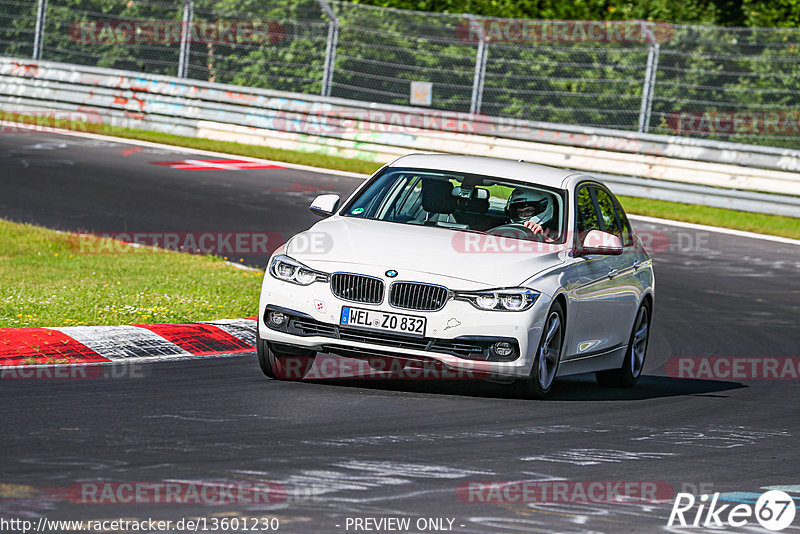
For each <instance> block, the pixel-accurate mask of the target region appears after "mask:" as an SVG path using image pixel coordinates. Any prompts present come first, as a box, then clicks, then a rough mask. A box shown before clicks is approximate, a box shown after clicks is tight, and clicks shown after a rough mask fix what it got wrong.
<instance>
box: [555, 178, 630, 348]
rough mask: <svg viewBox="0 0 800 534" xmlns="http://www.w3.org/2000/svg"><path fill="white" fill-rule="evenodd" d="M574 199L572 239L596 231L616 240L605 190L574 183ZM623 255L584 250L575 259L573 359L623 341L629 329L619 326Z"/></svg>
mask: <svg viewBox="0 0 800 534" xmlns="http://www.w3.org/2000/svg"><path fill="white" fill-rule="evenodd" d="M575 199H576V212H577V221H576V239H577V240H578V242H579V243H582V240H583V238H584V237H585V236H586V234H587V233H588V232H589V231H591V230H601V231H604V232H608V233H611V234H614V235H617V236H619V237H620V238H621V231H620V223H619V219H618V216H617V214H616V212H615V209H614V201H613V198H612V197H611V196H610V194H609V193H608V192H607V191H605V190H604V189H603V188H601V187H600V186H598V185H595V184H582V185H579V186H578V189H577V191H576V195H575ZM624 256H626V255H625V254H620V255H607V254H586V255H582V256H580V257H579V258H577V260H578V261H577V262H576V266H575V267H576V270H577V272H578V284H577V289H576V290H575V297H576V299H577V304H578V306H577V308H578V313H577V319H576V321H575V325H574V328H573V329H572V336H570V344H571V346H570V347H568V349H569V354H571V357H572V358H583V357H587V356H590V355H593V354H597V353H603V352H606V351H609V350H613V349H615V348H618V347H619V346H621V345H623V344H625V343H626V342H627V335H628V334H629V333H630V329H629V328H628V326H625V328H621V326H622V324H621V323H622V322H629V321H628V315H630V313H629V312H628V308H629V307H630V306H631V305H630V301H631V292H630V291H629V290H627V289H626V288H625V286H626V284H627V283H628V282H627V279H626V278H627V275H626V270H627V268H628V266H627V264H626V261H627V260H626V259H625V258H624ZM630 268H631V269H632V265H631V266H630ZM634 296H635V294H634ZM634 305H635V304H634ZM631 320H632V319H631ZM623 330H624V331H625V333H624V334H623Z"/></svg>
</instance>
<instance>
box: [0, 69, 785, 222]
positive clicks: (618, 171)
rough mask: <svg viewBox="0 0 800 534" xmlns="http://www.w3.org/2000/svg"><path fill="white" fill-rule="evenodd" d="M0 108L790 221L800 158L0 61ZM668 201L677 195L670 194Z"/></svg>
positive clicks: (617, 133)
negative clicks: (531, 180) (584, 184)
mask: <svg viewBox="0 0 800 534" xmlns="http://www.w3.org/2000/svg"><path fill="white" fill-rule="evenodd" d="M0 107H2V108H3V109H4V110H5V111H6V112H41V111H42V110H45V109H48V110H64V111H79V112H82V113H86V114H87V117H89V118H90V120H91V118H92V117H94V118H95V119H96V120H98V121H103V122H107V123H110V124H113V125H118V126H126V127H133V128H143V129H149V130H158V131H164V132H170V133H176V134H179V135H188V136H195V137H203V138H208V139H215V140H220V141H235V142H240V143H246V144H254V145H264V146H270V147H276V148H286V149H290V150H300V151H305V152H318V153H325V154H331V155H337V156H344V157H349V158H358V159H366V160H371V161H375V162H385V161H389V160H391V159H393V158H395V157H396V156H398V155H401V154H405V153H408V152H446V153H455V154H473V155H486V156H494V157H500V158H510V159H523V160H525V161H530V162H534V163H541V164H545V165H551V166H556V167H564V168H571V169H576V170H580V171H587V172H591V173H594V174H599V175H602V177H603V178H604V179H605V180H606V181H607V182H609V184H610V185H611V187H612V188H615V189H617V190H618V191H620V192H623V193H624V194H631V195H635V196H643V197H649V198H663V199H665V200H679V201H683V202H690V203H697V204H705V205H711V206H720V207H729V208H733V209H742V210H747V211H759V212H765V213H779V214H783V215H790V216H795V217H798V216H800V196H798V195H800V174H799V173H798V172H794V171H800V150H791V149H779V148H772V147H761V146H753V145H742V144H735V143H727V142H719V141H710V140H699V139H692V138H685V137H677V136H675V137H673V136H662V135H652V134H637V133H632V132H625V131H619V130H605V129H598V128H581V127H576V126H568V125H560V124H550V123H537V122H530V121H519V120H511V119H501V118H497V117H487V116H482V115H474V114H467V113H459V112H452V113H451V112H441V111H434V110H428V109H425V108H412V107H404V106H388V105H380V106H378V105H375V104H369V103H365V102H357V101H352V100H343V99H336V98H327V97H320V96H313V95H300V94H293V93H281V92H277V91H269V90H263V89H254V88H246V87H240V86H231V85H222V84H214V83H209V82H201V81H194V80H186V79H180V78H172V77H167V76H159V75H149V74H138V73H134V72H125V71H116V70H110V69H101V68H94V67H83V66H77V65H69V64H62V63H52V62H26V61H21V60H19V59H13V58H5V57H0ZM676 197H677V198H676Z"/></svg>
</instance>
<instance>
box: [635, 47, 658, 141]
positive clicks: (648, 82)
mask: <svg viewBox="0 0 800 534" xmlns="http://www.w3.org/2000/svg"><path fill="white" fill-rule="evenodd" d="M658 51H659V45H658V43H653V44H651V45H650V50H649V51H648V52H647V70H646V71H645V73H644V87H642V103H641V106H640V107H639V132H640V133H647V131H648V130H649V129H650V113H651V112H652V110H653V94H654V93H655V88H656V71H657V70H658Z"/></svg>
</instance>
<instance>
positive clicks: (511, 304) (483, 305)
mask: <svg viewBox="0 0 800 534" xmlns="http://www.w3.org/2000/svg"><path fill="white" fill-rule="evenodd" d="M538 296H539V293H537V292H535V291H531V290H530V289H525V288H511V289H490V290H488V291H457V292H456V295H455V298H456V299H457V300H466V301H467V302H469V303H470V304H472V305H473V306H475V307H476V308H478V309H479V310H496V311H525V310H529V309H530V308H531V306H533V303H534V302H536V298H537V297H538Z"/></svg>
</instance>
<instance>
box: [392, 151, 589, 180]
mask: <svg viewBox="0 0 800 534" xmlns="http://www.w3.org/2000/svg"><path fill="white" fill-rule="evenodd" d="M389 167H410V168H414V169H434V170H438V171H453V172H463V173H472V174H483V175H486V176H494V177H497V178H508V179H511V180H518V181H521V182H528V183H531V184H539V185H544V186H548V187H554V188H557V189H563V188H564V180H565V179H566V178H567V177H569V176H573V175H575V174H578V173H576V171H573V170H566V169H557V168H555V167H547V166H545V165H537V164H536V163H526V162H524V161H512V160H510V159H500V158H489V157H484V156H459V155H453V154H409V155H407V156H400V157H399V158H397V159H396V160H394V161H393V162H391V163H390V164H389Z"/></svg>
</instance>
